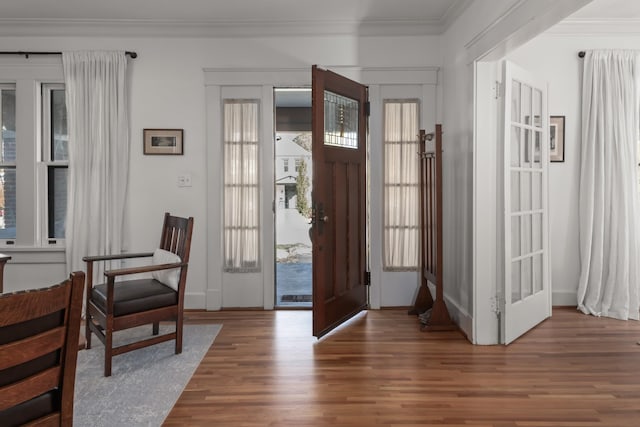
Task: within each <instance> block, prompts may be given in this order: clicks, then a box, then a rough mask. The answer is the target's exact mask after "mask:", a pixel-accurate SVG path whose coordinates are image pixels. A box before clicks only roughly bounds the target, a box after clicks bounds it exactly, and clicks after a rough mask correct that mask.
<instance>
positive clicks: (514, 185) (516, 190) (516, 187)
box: [511, 172, 520, 212]
mask: <svg viewBox="0 0 640 427" xmlns="http://www.w3.org/2000/svg"><path fill="white" fill-rule="evenodd" d="M511 212H520V173H519V172H511Z"/></svg>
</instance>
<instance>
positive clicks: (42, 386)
mask: <svg viewBox="0 0 640 427" xmlns="http://www.w3.org/2000/svg"><path fill="white" fill-rule="evenodd" d="M59 384H60V366H56V367H53V368H49V369H47V370H46V371H42V372H40V373H38V374H36V375H33V376H30V377H28V378H26V379H24V380H22V381H20V382H17V383H13V384H11V385H8V386H6V387H3V388H2V389H1V390H2V398H1V399H0V411H4V410H5V409H9V408H12V407H14V406H16V405H19V404H21V403H24V402H27V401H29V400H31V399H33V398H35V397H38V396H40V395H42V394H44V393H46V392H48V391H51V390H54V389H56V388H57V387H58V385H59Z"/></svg>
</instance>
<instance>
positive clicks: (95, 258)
mask: <svg viewBox="0 0 640 427" xmlns="http://www.w3.org/2000/svg"><path fill="white" fill-rule="evenodd" d="M150 256H153V252H139V253H133V254H116V255H93V256H85V257H82V260H83V261H86V262H93V261H109V260H113V259H126V258H143V257H150Z"/></svg>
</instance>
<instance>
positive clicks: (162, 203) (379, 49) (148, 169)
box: [0, 35, 442, 308]
mask: <svg viewBox="0 0 640 427" xmlns="http://www.w3.org/2000/svg"><path fill="white" fill-rule="evenodd" d="M74 49H124V50H130V51H136V52H137V53H138V58H137V59H131V60H130V63H129V64H130V72H131V86H130V94H131V95H130V96H131V101H130V112H131V113H130V114H131V120H130V127H131V163H130V168H131V169H130V177H129V207H128V210H129V216H130V227H129V228H130V232H129V234H128V237H129V242H130V244H129V248H128V249H129V250H130V251H146V250H149V249H151V248H153V247H155V246H156V245H157V244H158V239H159V230H160V227H161V221H162V213H163V212H165V211H169V212H172V213H174V214H177V215H189V216H193V217H194V218H195V226H194V236H193V242H192V249H191V263H190V264H191V265H190V269H189V276H188V285H187V297H186V298H187V299H186V306H187V308H204V307H205V291H206V289H207V241H206V236H207V227H210V226H211V225H212V224H210V222H209V221H208V220H207V191H206V186H207V181H206V179H207V164H206V161H207V156H206V141H207V134H206V130H207V123H206V118H205V117H206V111H205V106H206V99H205V87H204V73H203V69H204V68H227V67H228V68H248V69H255V68H261V67H271V68H302V67H309V68H310V67H311V65H312V64H319V65H322V66H325V67H330V66H333V65H335V66H345V67H346V66H357V67H398V66H401V67H424V66H439V65H440V63H439V60H440V58H441V57H442V54H441V47H440V44H439V37H437V36H407V37H358V36H354V35H337V36H316V37H313V36H304V37H263V38H249V37H247V38H235V39H232V38H183V37H176V38H161V37H155V38H144V37H132V38H114V37H0V50H6V51H15V50H43V51H44V50H51V51H60V50H74ZM399 83H402V82H399ZM144 128H182V129H184V155H183V156H145V155H143V153H142V129H144ZM185 173H189V174H191V177H192V186H191V187H178V186H177V177H178V175H182V174H185ZM212 184H213V185H215V184H216V183H212ZM374 191H375V189H374ZM21 256H23V257H24V256H26V257H27V258H28V257H29V255H28V254H27V255H21ZM5 271H6V276H5V277H6V280H5V283H6V284H7V285H6V288H7V289H8V290H11V289H12V286H13V285H12V283H15V284H16V285H15V286H14V287H13V289H15V288H18V287H24V285H21V284H20V283H21V281H22V279H23V278H24V277H25V276H24V274H25V273H27V272H28V273H29V285H28V286H30V287H31V286H40V285H46V284H50V283H52V282H54V281H59V280H62V279H63V278H64V275H65V272H64V268H63V267H62V265H61V264H60V260H58V261H57V262H56V263H54V264H49V265H47V266H46V267H43V266H42V264H37V265H36V266H33V265H25V264H15V263H14V264H11V263H10V264H8V265H7V267H6V269H5ZM31 276H33V277H31ZM210 280H216V277H213V279H210ZM271 280H272V279H271ZM265 298H266V297H265ZM250 305H251V306H254V304H253V302H252V303H251V304H250Z"/></svg>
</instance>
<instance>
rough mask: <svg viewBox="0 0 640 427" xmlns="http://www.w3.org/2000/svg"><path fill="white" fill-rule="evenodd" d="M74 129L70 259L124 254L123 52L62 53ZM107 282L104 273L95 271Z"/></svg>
mask: <svg viewBox="0 0 640 427" xmlns="http://www.w3.org/2000/svg"><path fill="white" fill-rule="evenodd" d="M62 63H63V67H64V80H65V87H66V99H67V118H68V126H69V179H68V199H67V222H66V233H65V238H66V247H67V251H66V256H67V269H68V270H69V271H75V270H84V269H85V265H84V262H83V261H82V257H83V256H86V255H105V254H112V253H120V252H121V250H122V241H123V221H124V216H125V200H126V197H127V182H128V177H129V123H128V110H127V97H128V95H127V82H126V77H127V58H126V55H125V53H124V51H122V52H86V51H77V52H63V54H62ZM94 273H95V275H96V279H100V280H101V279H102V271H96V272H94Z"/></svg>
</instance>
